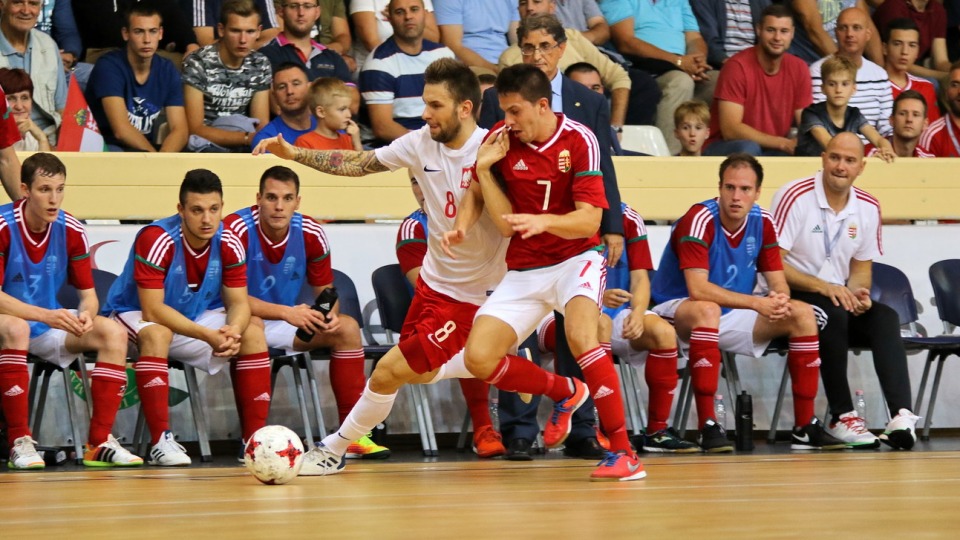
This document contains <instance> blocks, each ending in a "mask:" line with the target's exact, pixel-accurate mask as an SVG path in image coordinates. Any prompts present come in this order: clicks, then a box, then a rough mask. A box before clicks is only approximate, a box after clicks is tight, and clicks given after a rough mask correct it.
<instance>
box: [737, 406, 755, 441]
mask: <svg viewBox="0 0 960 540" xmlns="http://www.w3.org/2000/svg"><path fill="white" fill-rule="evenodd" d="M736 412H737V425H736V428H737V437H736V439H737V441H736V442H737V450H741V451H749V450H753V398H752V397H750V394H748V393H747V392H746V391H743V392H740V395H739V396H737V411H736Z"/></svg>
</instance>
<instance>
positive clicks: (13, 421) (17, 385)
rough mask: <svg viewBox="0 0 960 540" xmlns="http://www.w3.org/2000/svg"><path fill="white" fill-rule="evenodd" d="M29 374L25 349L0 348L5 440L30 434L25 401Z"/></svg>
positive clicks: (1, 400) (0, 402)
mask: <svg viewBox="0 0 960 540" xmlns="http://www.w3.org/2000/svg"><path fill="white" fill-rule="evenodd" d="M29 386H30V376H29V375H28V374H27V351H18V350H15V349H2V350H0V407H2V408H3V416H4V417H5V418H6V419H7V441H8V445H9V446H13V441H15V440H17V439H19V438H20V437H24V436H27V435H30V427H29V425H28V422H29V416H30V413H29V405H28V401H27V396H29V394H28V390H29V389H30V388H29Z"/></svg>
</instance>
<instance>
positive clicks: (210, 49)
mask: <svg viewBox="0 0 960 540" xmlns="http://www.w3.org/2000/svg"><path fill="white" fill-rule="evenodd" d="M218 51H219V44H217V43H213V44H211V45H207V46H206V47H203V48H202V49H200V50H198V51H196V52H195V53H193V54H191V55H190V56H188V57H186V58H185V59H184V60H183V83H184V84H187V85H190V86H192V87H194V88H196V89H197V90H200V91H201V92H203V121H204V123H206V124H210V123H212V122H213V121H214V120H215V119H216V118H217V117H219V116H229V115H231V114H242V115H249V112H248V110H247V109H248V107H249V105H250V101H251V100H252V99H253V95H254V94H256V93H257V92H259V91H261V90H269V89H270V82H271V80H272V77H273V71H272V69H271V68H270V60H268V59H267V57H266V56H264V55H263V54H261V53H259V52H256V51H254V52H251V53H250V55H249V56H247V57H246V58H244V59H243V63H242V64H241V65H240V68H239V69H230V68H228V67H227V66H225V65H223V62H222V61H221V60H220V53H219V52H218Z"/></svg>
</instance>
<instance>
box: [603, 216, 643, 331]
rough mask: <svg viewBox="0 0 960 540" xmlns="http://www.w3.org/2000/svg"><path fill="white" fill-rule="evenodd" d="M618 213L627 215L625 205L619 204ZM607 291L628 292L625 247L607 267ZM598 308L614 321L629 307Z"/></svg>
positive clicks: (627, 267)
mask: <svg viewBox="0 0 960 540" xmlns="http://www.w3.org/2000/svg"><path fill="white" fill-rule="evenodd" d="M620 212H621V213H623V214H626V213H627V203H624V202H621V203H620ZM607 289H623V290H625V291H629V290H630V263H629V261H627V246H626V245H624V246H623V253H621V254H620V259H619V260H618V261H617V264H615V265H613V266H612V267H611V266H608V267H607ZM600 307H601V308H603V312H604V313H606V314H607V315H608V316H609V317H610V318H611V319H615V318H616V317H617V315H618V314H619V313H620V312H621V311H623V310H625V309H627V308H628V307H630V302H626V303H624V304H623V305H622V306H620V307H618V308H608V307H603V306H600ZM644 308H646V306H644Z"/></svg>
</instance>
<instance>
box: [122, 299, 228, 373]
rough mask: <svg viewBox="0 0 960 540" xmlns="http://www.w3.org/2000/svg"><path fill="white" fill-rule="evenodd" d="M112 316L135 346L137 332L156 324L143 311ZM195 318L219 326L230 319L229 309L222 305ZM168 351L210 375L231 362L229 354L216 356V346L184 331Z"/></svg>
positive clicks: (175, 338)
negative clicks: (214, 351) (225, 356)
mask: <svg viewBox="0 0 960 540" xmlns="http://www.w3.org/2000/svg"><path fill="white" fill-rule="evenodd" d="M111 318H113V319H114V320H116V321H117V322H119V323H120V324H121V325H122V326H123V327H124V328H125V329H126V331H127V336H128V338H129V339H130V341H131V343H132V344H133V348H134V349H136V344H137V335H138V334H139V333H140V330H142V329H144V328H146V327H148V326H150V325H152V324H156V323H152V322H147V321H145V320H143V312H142V311H128V312H126V313H114V314H113V315H111ZM194 322H195V323H197V324H199V325H200V326H205V327H207V328H212V329H218V328H220V327H222V326H223V325H225V324H226V323H227V313H226V311H224V310H223V309H218V310H213V311H210V310H207V311H204V312H203V313H201V314H200V316H199V317H197V318H196V320H195V321H194ZM168 355H169V357H170V358H171V359H173V360H177V361H180V362H183V363H184V364H189V365H191V366H193V367H195V368H197V369H200V370H203V371H206V372H207V373H209V374H211V375H214V374H216V373H218V372H219V371H220V370H221V369H223V367H224V366H226V365H227V364H229V363H230V359H229V358H223V357H219V356H214V355H213V347H211V346H210V344H209V343H207V342H206V341H203V340H202V339H196V338H192V337H187V336H184V335H181V334H173V340H172V341H171V342H170V351H169V353H168Z"/></svg>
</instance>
